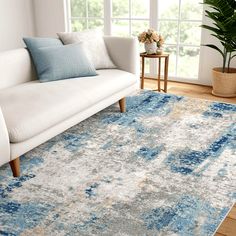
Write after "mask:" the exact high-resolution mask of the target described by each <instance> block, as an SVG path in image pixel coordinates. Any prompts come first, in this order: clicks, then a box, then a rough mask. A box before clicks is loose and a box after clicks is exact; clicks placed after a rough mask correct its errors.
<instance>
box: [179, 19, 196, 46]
mask: <svg viewBox="0 0 236 236" xmlns="http://www.w3.org/2000/svg"><path fill="white" fill-rule="evenodd" d="M199 25H200V23H195V22H191V23H190V22H181V23H180V43H182V44H189V45H200V43H201V28H200V26H199Z"/></svg>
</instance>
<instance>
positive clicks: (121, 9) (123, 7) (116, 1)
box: [112, 0, 129, 18]
mask: <svg viewBox="0 0 236 236" xmlns="http://www.w3.org/2000/svg"><path fill="white" fill-rule="evenodd" d="M112 16H113V17H116V18H126V17H129V0H112Z"/></svg>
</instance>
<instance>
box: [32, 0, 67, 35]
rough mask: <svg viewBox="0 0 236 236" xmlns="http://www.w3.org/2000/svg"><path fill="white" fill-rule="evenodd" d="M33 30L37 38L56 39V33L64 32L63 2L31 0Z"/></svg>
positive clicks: (60, 0)
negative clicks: (32, 4)
mask: <svg viewBox="0 0 236 236" xmlns="http://www.w3.org/2000/svg"><path fill="white" fill-rule="evenodd" d="M33 2H34V12H35V30H36V36H38V37H56V33H57V32H61V31H65V14H64V1H63V0H33Z"/></svg>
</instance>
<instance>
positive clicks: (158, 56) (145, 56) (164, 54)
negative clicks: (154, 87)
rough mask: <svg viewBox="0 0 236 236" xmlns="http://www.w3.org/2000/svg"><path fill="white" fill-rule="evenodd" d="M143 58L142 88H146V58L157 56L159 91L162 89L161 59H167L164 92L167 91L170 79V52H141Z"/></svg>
mask: <svg viewBox="0 0 236 236" xmlns="http://www.w3.org/2000/svg"><path fill="white" fill-rule="evenodd" d="M140 57H141V58H142V75H141V89H143V88H144V71H145V58H157V59H158V77H157V78H158V80H157V81H158V91H159V92H160V91H161V60H162V58H164V59H165V70H164V90H163V91H164V92H165V93H166V92H167V81H168V70H169V54H167V53H163V54H161V55H157V54H147V53H146V52H144V53H140Z"/></svg>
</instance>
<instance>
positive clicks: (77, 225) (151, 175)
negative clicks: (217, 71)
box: [0, 91, 236, 236]
mask: <svg viewBox="0 0 236 236" xmlns="http://www.w3.org/2000/svg"><path fill="white" fill-rule="evenodd" d="M127 103H128V104H127V106H128V111H127V113H125V114H121V113H119V109H118V107H117V106H115V105H114V106H111V107H109V108H108V109H106V110H104V111H102V112H100V113H98V114H97V115H95V116H93V117H91V118H89V119H87V120H86V121H84V122H82V123H80V124H79V125H77V126H75V127H73V128H71V129H70V130H68V131H66V132H65V133H63V134H61V135H59V136H57V137H55V138H53V139H52V140H50V141H48V142H47V143H45V144H43V145H41V146H40V147H38V148H36V149H34V150H33V151H31V152H29V153H28V154H26V155H25V156H23V157H22V158H21V164H22V170H23V174H22V176H21V177H20V178H15V179H14V178H12V177H11V172H10V170H9V167H8V165H5V166H3V167H1V168H0V234H1V235H84V236H85V235H86V236H89V235H107V236H111V235H112V236H113V235H115V236H118V235H119V236H129V235H131V236H139V235H142V236H144V235H165V236H166V235H181V236H185V235H186V236H190V235H204V236H206V235H212V234H213V233H214V231H215V230H216V229H217V227H218V225H219V224H220V223H221V221H222V220H223V219H224V217H225V216H226V214H227V212H228V211H229V209H230V207H231V206H232V204H233V203H234V202H235V200H236V106H235V105H230V104H223V103H216V102H213V103H212V102H209V101H205V100H195V99H190V98H184V97H179V96H173V95H164V94H158V93H154V92H148V91H146V92H143V93H141V94H140V95H136V96H133V97H129V98H128V99H127Z"/></svg>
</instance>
